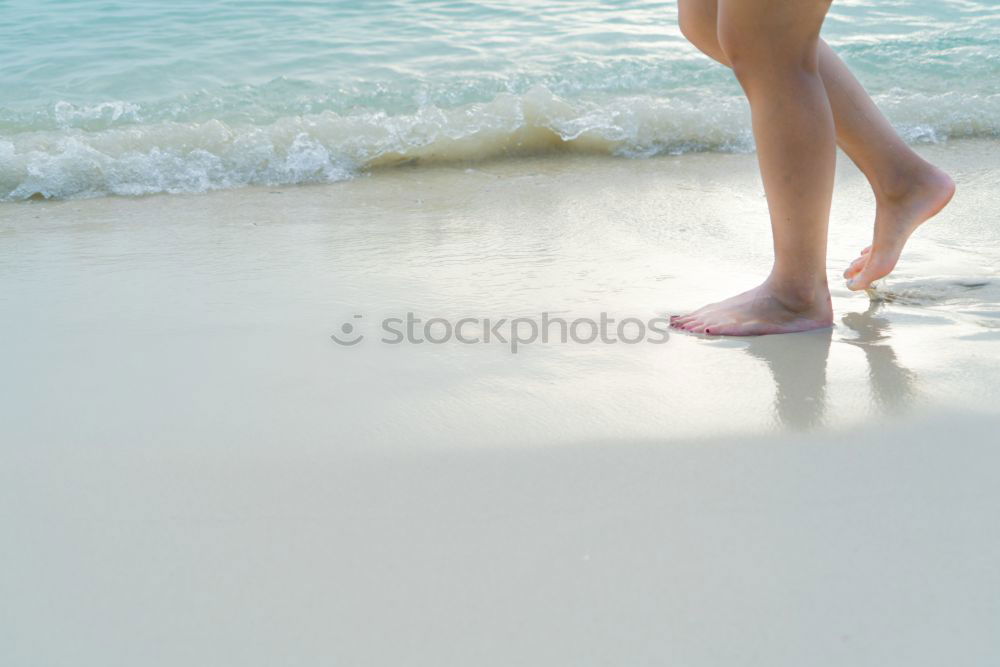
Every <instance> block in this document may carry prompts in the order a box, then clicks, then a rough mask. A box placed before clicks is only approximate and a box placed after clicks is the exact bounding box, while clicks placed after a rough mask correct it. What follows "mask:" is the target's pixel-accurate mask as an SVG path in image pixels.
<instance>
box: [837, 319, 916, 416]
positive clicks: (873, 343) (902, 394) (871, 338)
mask: <svg viewBox="0 0 1000 667" xmlns="http://www.w3.org/2000/svg"><path fill="white" fill-rule="evenodd" d="M882 308H883V304H881V303H879V302H875V301H873V302H872V303H871V304H870V305H869V306H868V310H866V311H865V312H863V313H848V314H847V315H844V317H843V318H842V320H841V321H842V322H843V323H844V324H845V325H846V326H847V327H848V328H850V329H852V330H853V331H855V332H856V333H857V334H858V335H857V337H856V338H852V339H849V340H845V341H844V342H845V343H847V344H849V345H854V346H856V347H859V348H861V349H862V350H863V351H864V353H865V358H866V359H867V360H868V378H869V383H870V384H871V395H872V399H873V400H874V401H875V405H876V407H877V408H878V409H879V410H880V411H881V412H883V413H885V414H900V413H902V412H905V411H906V409H907V408H908V407H909V406H910V404H911V403H912V402H913V399H914V398H915V397H916V395H917V376H916V374H915V373H914V372H913V371H911V370H910V369H908V368H906V367H904V366H903V365H901V364H900V363H899V360H898V359H897V358H896V352H895V350H893V349H892V346H891V345H889V343H888V340H889V338H890V333H889V332H890V329H891V325H890V323H889V320H888V318H885V317H879V316H878V313H879V311H881V310H882Z"/></svg>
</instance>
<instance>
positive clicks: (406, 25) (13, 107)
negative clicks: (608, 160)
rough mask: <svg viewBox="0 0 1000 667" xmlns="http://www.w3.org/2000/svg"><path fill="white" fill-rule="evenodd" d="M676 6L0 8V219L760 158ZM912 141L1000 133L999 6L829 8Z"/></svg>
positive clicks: (424, 0) (889, 3)
mask: <svg viewBox="0 0 1000 667" xmlns="http://www.w3.org/2000/svg"><path fill="white" fill-rule="evenodd" d="M676 14H677V12H676V5H675V4H674V3H673V2H668V3H664V2H651V1H645V0H631V1H630V0H624V1H621V2H610V1H604V2H602V1H598V0H547V1H545V2H536V1H533V0H531V1H529V0H492V1H489V2H462V1H458V0H384V1H380V2H348V1H343V0H341V1H337V2H306V1H301V0H295V1H282V2H277V1H270V2H269V1H246V2H235V1H222V2H208V1H200V2H193V1H190V0H178V1H174V2H152V1H150V0H129V1H128V2H109V1H95V0H74V1H72V2H70V1H66V0H10V1H7V2H0V200H8V201H9V200H21V199H27V198H31V197H46V198H49V197H55V198H62V197H80V196H101V195H106V194H124V195H137V194H146V193H155V192H201V191H206V190H211V189H218V188H229V187H238V186H241V185H248V184H291V183H307V182H331V181H337V180H343V179H347V178H351V177H353V176H354V175H356V174H358V173H359V172H361V171H363V170H365V169H366V168H370V167H373V166H380V165H388V164H394V163H397V162H410V161H413V160H419V161H434V160H453V159H477V158H484V157H493V156H498V155H507V154H516V153H537V152H544V151H550V150H580V151H587V152H604V153H609V154H614V155H621V156H627V157H644V156H652V155H658V154H664V153H683V152H690V151H746V150H752V147H753V143H752V137H751V136H750V132H749V125H748V119H747V107H746V104H745V102H744V101H743V98H742V96H741V94H740V91H739V88H738V87H737V85H736V84H735V82H734V80H733V78H732V76H731V74H730V73H729V72H728V71H727V70H726V69H724V68H723V67H721V66H719V65H716V64H714V63H712V62H711V61H709V60H708V59H707V58H706V57H704V56H702V55H701V54H700V53H698V52H697V51H695V49H694V48H693V47H691V46H690V45H688V44H687V42H686V41H684V39H683V38H682V37H681V35H680V32H679V30H678V28H677V16H676ZM824 35H825V37H826V38H827V40H828V41H830V42H831V44H832V45H833V46H834V47H835V48H837V49H838V51H839V52H840V53H841V54H842V56H843V57H844V58H845V60H846V61H847V62H848V64H849V65H851V66H852V67H853V68H854V69H855V71H856V72H857V74H858V75H859V77H860V78H861V79H862V81H863V82H864V83H865V85H866V86H867V87H868V88H869V90H870V91H871V92H872V94H873V96H874V97H875V98H876V99H877V101H878V102H879V103H880V105H881V106H882V107H883V108H884V109H885V111H886V112H887V113H888V115H889V117H890V118H891V120H892V121H893V122H894V123H895V124H896V125H897V127H898V128H899V129H900V131H901V132H902V133H903V134H904V136H906V137H907V138H908V139H910V140H911V141H914V142H921V141H923V142H927V141H930V142H939V141H946V140H948V139H949V138H954V137H975V136H991V137H992V136H997V135H1000V5H998V4H997V2H996V0H933V1H931V0H919V1H912V2H911V1H904V0H877V1H876V0H871V1H867V2H863V1H860V0H835V2H834V7H833V9H832V11H831V13H830V16H829V17H828V19H827V23H826V26H825V28H824Z"/></svg>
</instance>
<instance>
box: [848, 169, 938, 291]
mask: <svg viewBox="0 0 1000 667" xmlns="http://www.w3.org/2000/svg"><path fill="white" fill-rule="evenodd" d="M954 194H955V182H954V181H952V180H951V178H950V177H949V176H948V174H946V173H944V172H943V171H941V170H940V169H938V168H937V167H935V166H933V165H930V164H926V163H925V165H924V167H923V169H922V170H921V172H920V174H919V175H918V176H916V177H911V178H910V179H908V180H907V182H906V187H905V188H904V189H903V191H902V192H901V193H899V194H897V195H896V196H894V197H889V196H883V197H880V198H879V201H878V206H877V210H876V213H875V239H874V241H873V242H872V244H871V245H870V246H868V247H867V248H865V249H864V250H862V251H861V255H860V256H859V257H858V258H857V259H855V260H854V261H853V262H851V265H850V266H849V267H847V270H846V271H844V277H845V278H847V279H848V281H847V287H848V288H849V289H852V290H864V289H868V288H869V287H871V284H872V282H873V281H875V280H878V279H879V278H882V277H884V276H887V275H889V273H890V272H891V271H892V270H893V269H894V268H895V267H896V262H897V261H899V255H900V253H901V252H903V246H904V245H905V244H906V241H907V239H909V238H910V235H911V234H912V233H913V231H914V230H915V229H916V228H917V227H919V226H920V225H921V224H922V223H923V222H926V221H927V220H929V219H931V218H933V217H934V216H935V215H937V214H938V213H939V212H940V211H941V209H943V208H944V207H945V206H947V205H948V202H949V201H951V198H952V195H954Z"/></svg>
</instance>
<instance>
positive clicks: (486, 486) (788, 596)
mask: <svg viewBox="0 0 1000 667" xmlns="http://www.w3.org/2000/svg"><path fill="white" fill-rule="evenodd" d="M919 150H920V152H921V153H922V154H923V155H924V156H926V157H927V158H928V159H931V160H932V161H934V162H935V163H936V164H938V165H940V166H941V167H942V168H944V169H945V170H946V171H948V172H949V173H950V174H952V175H953V176H954V178H955V180H956V181H957V182H958V183H959V191H958V195H957V196H956V199H955V201H954V202H953V203H952V205H951V206H950V207H949V208H948V209H947V210H946V211H945V213H943V214H942V215H941V216H940V217H939V218H937V219H935V220H933V221H931V222H929V223H928V224H927V225H925V226H924V228H922V229H921V230H920V231H918V233H917V234H916V236H915V237H914V238H913V240H912V241H911V243H910V245H909V246H908V247H907V250H906V253H905V254H904V257H903V260H902V262H901V263H900V265H899V267H898V268H897V270H896V271H895V272H894V274H893V275H892V276H890V277H889V278H888V279H887V280H886V281H885V282H884V283H883V284H882V285H880V286H879V288H878V289H877V290H876V291H875V293H874V294H873V295H871V296H872V298H870V297H869V295H866V294H863V293H862V294H858V293H851V292H849V291H847V290H846V288H845V287H844V286H843V280H842V279H840V278H839V273H840V271H841V270H842V269H843V267H844V266H846V264H847V262H848V261H849V260H850V259H852V258H853V257H854V256H855V255H856V253H857V252H858V250H860V248H861V247H863V246H864V245H865V244H866V243H867V240H868V238H869V237H870V233H871V232H870V229H871V227H870V225H871V219H872V216H873V214H874V204H873V202H872V200H871V195H870V192H869V191H868V189H867V184H866V183H865V182H864V179H863V177H862V176H861V175H860V174H859V173H858V172H857V171H856V170H855V169H854V167H853V166H852V165H850V163H849V161H848V160H846V159H845V158H844V157H843V156H841V159H840V162H839V167H838V169H839V171H838V178H837V190H836V195H835V199H834V210H833V216H832V219H831V236H830V252H829V257H830V259H829V279H830V284H831V289H832V292H833V304H834V311H835V325H834V327H833V328H832V329H830V330H822V331H817V332H811V333H807V334H793V335H784V336H768V337H759V338H747V339H727V338H720V337H704V336H694V335H688V334H684V333H678V332H676V331H670V333H669V336H668V337H667V338H666V340H665V341H660V340H659V339H657V340H656V341H654V342H649V341H647V340H643V341H641V342H635V343H627V342H622V341H620V340H619V341H618V342H616V343H607V342H604V341H602V340H600V339H596V340H594V341H592V342H577V341H574V340H567V341H565V342H562V341H559V340H550V341H549V342H548V343H543V342H541V341H540V340H534V341H526V342H524V343H523V344H522V345H521V346H520V347H519V348H518V349H517V350H516V351H514V350H512V348H511V345H510V340H509V337H507V340H506V342H501V341H499V340H497V339H496V338H495V337H494V338H493V339H492V340H491V341H490V342H486V341H484V340H477V341H475V342H473V343H463V342H461V341H458V340H456V339H455V337H454V335H452V337H451V338H449V339H448V340H445V341H442V342H437V343H435V342H429V341H426V340H425V341H424V342H423V343H416V342H410V341H409V340H407V339H404V340H403V341H400V342H383V340H382V339H383V338H386V337H387V336H385V335H384V330H383V329H381V326H382V323H383V322H385V321H386V319H388V318H399V319H400V320H402V321H405V320H406V318H407V314H408V313H410V314H413V315H412V316H413V317H416V318H420V319H421V320H422V321H426V320H428V319H431V318H439V319H440V320H444V321H447V322H449V323H452V324H454V323H456V322H457V321H459V320H461V319H463V318H471V319H472V320H474V323H473V325H470V328H467V329H466V332H467V333H468V332H473V333H476V332H479V330H478V329H477V328H476V327H478V326H479V324H478V323H480V322H481V321H482V320H484V319H486V318H491V319H492V321H493V322H495V321H496V320H497V319H504V318H506V319H508V320H510V319H515V318H519V317H520V318H525V319H529V320H531V319H535V320H537V319H538V318H540V317H541V315H542V314H543V313H549V314H551V315H552V316H557V317H562V318H564V319H567V320H569V321H573V320H575V319H581V318H582V319H586V320H588V321H599V319H600V315H601V313H605V314H606V316H607V317H609V318H615V320H616V321H621V320H623V319H625V318H635V319H636V320H639V321H642V322H649V321H651V320H653V319H655V318H660V317H664V316H666V315H668V314H670V313H675V312H681V311H683V310H684V309H689V308H691V307H694V306H697V305H700V304H702V303H705V302H708V301H711V300H714V299H716V298H720V297H722V296H725V295H727V294H730V293H732V292H733V291H735V290H736V289H740V288H745V287H748V286H750V285H751V284H753V282H752V281H753V280H754V279H759V278H761V277H762V276H763V275H764V273H765V272H766V270H767V267H768V266H769V260H770V252H771V249H770V238H769V234H768V220H767V211H766V201H765V200H764V198H763V196H762V190H761V187H760V183H759V176H758V175H757V170H756V162H755V158H754V156H753V155H748V154H716V153H702V154H690V155H680V156H661V157H654V158H650V159H647V160H627V159H621V158H614V157H608V156H604V155H587V154H578V153H575V152H572V151H570V152H558V151H557V152H555V153H548V154H545V155H540V156H524V157H520V158H513V159H504V160H485V161H472V162H465V161H463V162H445V163H441V164H431V165H423V164H420V163H419V162H418V163H416V164H412V165H409V166H401V167H395V168H387V169H375V170H373V171H371V172H368V173H366V174H364V175H362V176H360V177H358V178H355V179H353V180H348V181H344V182H338V183H333V184H327V185H304V186H293V187H279V186H272V187H249V188H243V189H238V190H225V191H219V192H211V193H208V194H201V195H151V196H146V197H104V198H96V199H82V200H64V201H26V202H18V203H7V204H2V205H0V320H2V321H3V323H4V332H3V343H4V344H3V352H2V357H3V367H4V370H5V372H4V373H3V376H2V379H0V388H2V394H3V396H4V399H3V401H2V404H0V440H2V441H3V442H4V443H6V444H5V445H4V449H3V457H4V463H3V465H2V466H0V489H2V491H0V495H2V502H0V508H3V509H2V510H0V525H2V529H3V533H4V534H5V535H6V536H7V537H6V538H5V540H4V549H3V554H4V555H3V563H4V567H3V568H2V572H3V573H2V574H0V591H3V593H2V595H0V597H2V599H3V600H4V602H3V603H2V605H0V611H2V615H3V616H4V618H5V621H4V622H3V623H2V624H0V658H2V662H4V663H5V664H11V665H16V664H51V665H60V664H67V665H68V664H74V665H84V664H101V665H126V664H129V665H134V664H136V663H141V664H144V665H177V664H209V663H211V664H244V665H253V664H261V665H263V664H276V663H277V664H317V663H323V664H330V663H331V662H332V663H334V664H358V665H376V664H377V665H389V664H400V663H405V664H411V665H443V664H444V665H452V664H454V665H466V664H480V665H493V664H496V665H501V664H503V665H509V664H527V665H536V664H537V665H552V664H573V665H591V664H593V665H604V664H609V663H619V662H625V663H627V664H684V665H713V666H714V665H720V664H741V665H801V664H810V665H843V664H851V665H884V664H908V665H940V664H984V663H986V662H988V661H989V660H990V659H991V658H993V657H995V656H996V653H997V649H998V646H997V643H996V638H995V633H994V631H993V629H994V628H995V627H996V625H997V622H998V621H1000V607H998V606H997V603H996V600H997V599H1000V597H998V593H1000V577H998V575H997V570H996V568H995V567H994V565H993V564H994V563H995V562H996V561H997V559H998V557H1000V532H998V531H997V529H996V527H995V524H996V521H995V520H994V518H995V516H996V514H997V511H998V510H1000V506H998V505H1000V495H998V494H997V491H996V489H997V488H1000V487H998V481H1000V479H998V477H1000V474H998V472H997V471H998V470H1000V468H998V466H997V463H1000V461H998V456H1000V454H998V453H997V452H996V448H995V446H994V442H995V439H996V438H995V434H996V432H997V427H998V426H1000V415H998V413H997V409H996V405H997V387H998V386H1000V384H998V379H1000V355H998V351H1000V350H998V348H1000V335H998V333H997V331H998V326H1000V287H998V283H997V275H996V271H997V268H996V267H997V266H1000V263H998V261H997V260H998V259H1000V257H998V253H1000V250H998V249H997V248H998V247H1000V246H998V244H997V237H998V233H1000V232H998V231H997V230H998V226H997V216H996V212H995V206H994V204H993V201H994V193H995V191H996V187H997V185H998V184H1000V158H998V157H997V155H998V153H997V143H996V142H995V141H991V140H953V141H950V142H948V143H945V144H939V145H930V146H922V147H920V149H919ZM345 324H350V325H351V326H350V327H349V329H350V336H352V338H351V339H350V340H353V339H354V338H353V337H356V336H359V335H360V336H362V338H361V339H360V341H359V342H358V343H357V344H341V343H338V342H337V341H335V340H333V339H332V338H331V336H333V335H336V336H338V338H341V339H342V340H347V336H348V334H347V333H345V329H344V325H345ZM438 326H439V329H438V333H437V334H434V332H433V331H432V337H434V336H435V335H436V336H437V337H438V338H443V334H441V329H440V328H441V327H443V326H445V325H444V324H442V323H441V322H439V323H438ZM418 331H422V330H421V329H418ZM479 333H481V332H479ZM501 333H502V332H501ZM388 338H393V337H392V336H388ZM991 526H993V527H991Z"/></svg>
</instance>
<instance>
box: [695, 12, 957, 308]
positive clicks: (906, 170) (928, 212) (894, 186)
mask: <svg viewBox="0 0 1000 667" xmlns="http://www.w3.org/2000/svg"><path fill="white" fill-rule="evenodd" d="M679 7H680V13H681V29H682V31H683V32H684V35H685V36H686V37H687V38H688V39H689V40H690V41H691V43H692V44H694V45H695V46H697V47H698V48H699V49H701V50H702V51H703V52H704V53H706V54H707V55H709V56H710V57H712V58H714V59H715V60H717V61H719V62H721V63H722V64H724V65H726V66H730V63H729V59H728V57H727V56H726V53H725V52H724V51H723V49H722V47H721V45H720V44H719V40H718V0H679ZM818 58H819V71H820V76H821V77H822V79H823V84H824V87H825V88H826V92H827V97H828V98H829V100H830V106H831V108H832V110H833V117H834V121H835V124H836V129H837V142H838V144H839V145H840V147H841V148H842V149H843V150H844V152H845V153H847V155H848V156H849V157H850V158H851V159H852V160H853V161H854V163H855V164H856V165H858V167H859V168H860V169H861V171H863V172H864V174H865V176H866V177H867V178H868V181H869V183H870V184H871V186H872V191H873V192H874V193H875V201H876V205H877V211H876V216H875V234H874V242H873V245H872V246H871V247H870V248H866V249H865V250H864V251H862V254H861V256H860V257H858V259H856V260H855V261H854V262H853V263H852V264H851V266H850V267H849V268H848V269H847V271H845V272H844V277H845V278H851V279H853V282H852V283H849V286H850V287H851V289H865V288H867V287H868V286H869V285H870V284H871V282H872V281H873V280H876V279H878V278H881V277H882V276H884V275H886V274H888V273H889V272H890V271H892V269H893V267H894V266H895V264H896V261H897V260H898V259H899V255H900V252H901V251H902V249H903V245H904V244H905V242H906V240H907V239H908V238H909V236H910V234H911V233H912V232H913V231H914V230H915V229H916V228H917V226H919V225H920V224H921V223H922V222H924V221H926V220H928V219H929V218H931V217H933V216H934V215H935V214H937V213H938V212H939V211H940V210H941V209H942V208H944V206H945V205H946V204H947V203H948V202H949V201H950V199H951V196H952V194H954V191H955V184H954V183H953V182H952V180H951V179H950V178H949V177H948V175H947V174H945V173H944V172H942V171H941V170H940V169H938V168H936V167H934V166H933V165H931V164H930V163H928V162H927V161H925V160H924V159H923V158H921V157H920V156H919V155H917V153H916V152H914V151H913V149H911V148H910V147H909V146H907V145H906V143H905V142H904V141H903V140H902V139H901V138H900V137H899V135H897V134H896V131H895V130H894V129H893V127H892V125H891V124H890V123H889V121H888V120H887V119H886V118H885V116H883V115H882V113H881V112H880V111H879V110H878V107H876V106H875V103H874V102H873V101H872V99H871V98H870V97H869V96H868V94H867V93H866V92H865V89H864V88H863V87H862V86H861V84H860V83H859V82H858V80H857V79H856V78H855V77H854V75H853V74H851V71H850V70H849V69H848V68H847V66H846V65H845V64H844V62H843V61H842V60H841V59H840V58H839V57H838V56H837V54H836V53H835V52H834V51H833V49H831V48H830V47H829V45H827V44H826V43H825V42H823V41H822V40H820V42H819V46H818ZM871 248H873V249H874V251H873V252H871V253H869V252H868V251H869V250H870V249H871Z"/></svg>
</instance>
